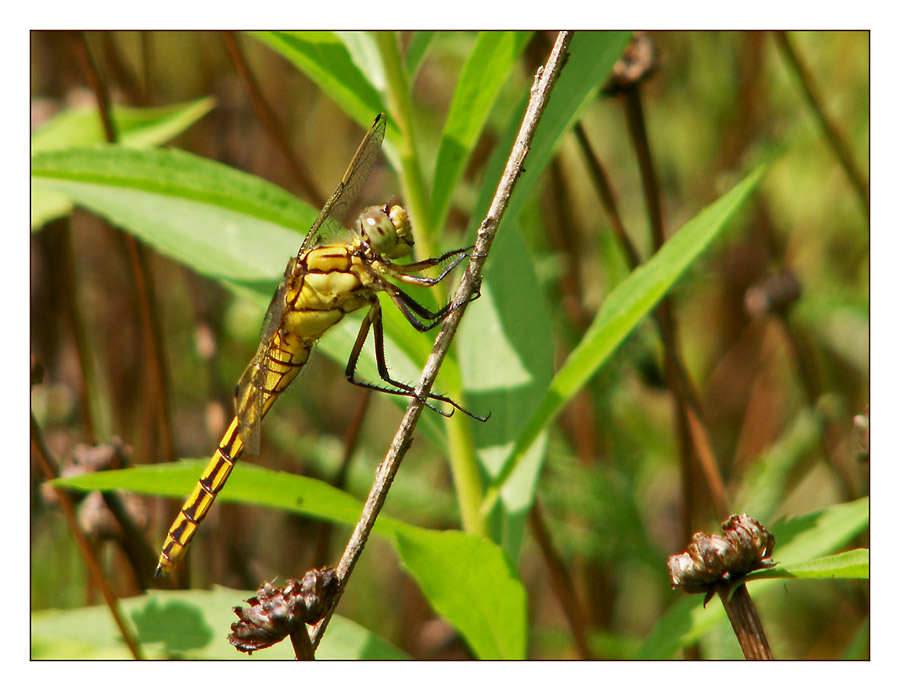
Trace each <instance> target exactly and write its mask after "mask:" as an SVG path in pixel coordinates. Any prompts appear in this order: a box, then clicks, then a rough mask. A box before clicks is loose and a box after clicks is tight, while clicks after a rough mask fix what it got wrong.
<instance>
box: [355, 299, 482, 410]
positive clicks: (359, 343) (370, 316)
mask: <svg viewBox="0 0 900 691" xmlns="http://www.w3.org/2000/svg"><path fill="white" fill-rule="evenodd" d="M423 309H424V308H423ZM370 328H373V330H374V331H375V362H376V364H377V366H378V375H379V376H380V377H381V378H382V379H383V380H384V381H385V382H387V383H388V384H390V385H391V386H392V387H394V388H388V387H386V386H380V385H378V384H372V383H371V382H366V381H362V380H361V379H357V378H356V366H357V364H358V362H359V355H360V353H361V352H362V348H363V345H364V344H365V342H366V338H367V337H368V335H369V329H370ZM345 375H346V377H347V381H349V382H350V383H351V384H355V385H356V386H363V387H365V388H367V389H374V390H375V391H381V392H383V393H390V394H395V395H398V396H409V397H410V398H414V397H417V395H416V390H415V388H414V387H412V386H410V385H409V384H404V383H403V382H401V381H397V380H396V379H393V378H392V377H391V375H390V372H389V371H388V367H387V362H386V361H385V358H384V325H383V324H382V321H381V304H380V303H379V302H378V299H377V298H373V302H372V307H371V308H370V309H369V311H368V313H366V316H365V317H364V318H363V322H362V326H360V329H359V334H358V335H357V336H356V342H355V343H354V344H353V350H352V351H351V352H350V359H349V360H348V362H347V369H346V371H345ZM420 400H421V399H420ZM432 400H433V401H441V402H442V403H446V404H448V405H450V406H453V408H454V409H456V410H459V411H460V412H462V413H465V414H466V415H468V416H470V417H473V418H475V419H476V420H481V421H484V420H486V419H487V418H482V417H480V416H478V415H475V414H474V413H472V412H470V411H468V410H466V409H465V408H463V407H462V406H460V405H459V404H458V403H456V402H455V401H453V400H452V399H450V398H449V397H447V396H444V395H443V394H438V393H434V392H432V393H429V394H428V395H427V396H426V397H425V400H422V403H424V404H425V405H426V406H428V407H429V408H431V409H432V410H433V411H435V412H436V413H440V414H441V415H443V416H444V417H450V416H451V415H453V411H452V410H451V411H450V412H449V413H447V412H444V411H443V410H441V409H440V408H438V407H437V406H435V405H433V404H431V403H429V401H432Z"/></svg>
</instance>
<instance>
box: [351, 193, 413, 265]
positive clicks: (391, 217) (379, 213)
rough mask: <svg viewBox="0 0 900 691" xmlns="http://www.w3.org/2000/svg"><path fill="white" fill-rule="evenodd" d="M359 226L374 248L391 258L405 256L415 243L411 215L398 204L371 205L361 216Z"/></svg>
mask: <svg viewBox="0 0 900 691" xmlns="http://www.w3.org/2000/svg"><path fill="white" fill-rule="evenodd" d="M359 227H360V232H361V233H362V236H363V237H364V238H365V239H366V240H367V241H368V243H369V245H371V247H372V249H373V250H375V251H376V252H377V253H378V254H381V255H383V256H385V257H388V258H390V259H399V258H400V257H405V256H406V255H408V254H409V253H410V252H411V251H412V246H413V244H415V243H414V241H413V237H412V227H411V226H410V224H409V215H408V214H407V213H406V209H404V208H403V207H402V206H400V205H398V204H393V205H390V204H385V205H384V206H370V207H369V208H367V209H366V210H365V211H363V213H362V215H361V216H360V217H359Z"/></svg>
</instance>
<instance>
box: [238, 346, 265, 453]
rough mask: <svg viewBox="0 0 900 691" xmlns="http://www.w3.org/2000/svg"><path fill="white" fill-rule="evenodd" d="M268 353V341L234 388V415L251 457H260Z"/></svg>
mask: <svg viewBox="0 0 900 691" xmlns="http://www.w3.org/2000/svg"><path fill="white" fill-rule="evenodd" d="M268 351H269V342H268V341H266V342H265V343H260V344H259V348H257V350H256V355H255V356H254V357H253V360H252V361H251V362H250V364H249V365H247V369H245V370H244V374H243V375H241V380H240V381H239V382H238V385H237V386H236V387H235V388H234V414H235V417H237V419H238V430H239V432H240V435H241V440H242V441H243V443H244V450H245V452H246V453H247V454H249V455H250V456H259V440H260V432H259V429H260V423H261V422H262V412H263V404H264V394H263V385H264V383H265V381H266V375H267V373H268V365H267V363H268V361H269V358H268Z"/></svg>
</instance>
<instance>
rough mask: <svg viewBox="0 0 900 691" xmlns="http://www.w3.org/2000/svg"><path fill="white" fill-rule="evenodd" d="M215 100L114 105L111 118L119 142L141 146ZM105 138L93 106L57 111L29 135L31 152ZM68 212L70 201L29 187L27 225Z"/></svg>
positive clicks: (172, 131)
mask: <svg viewBox="0 0 900 691" xmlns="http://www.w3.org/2000/svg"><path fill="white" fill-rule="evenodd" d="M214 105H215V101H214V100H213V99H212V98H202V99H199V100H196V101H191V102H189V103H183V104H178V105H173V106H163V107H159V108H130V107H128V106H118V105H114V106H113V107H112V118H113V122H114V123H115V126H116V133H117V134H118V136H119V141H120V142H121V143H122V144H124V145H126V146H130V147H134V148H141V147H147V146H155V145H157V144H162V143H164V142H166V141H168V140H170V139H172V138H173V137H175V136H177V135H179V134H181V133H182V132H184V131H185V130H186V129H187V128H188V127H190V126H191V125H192V124H194V123H195V122H196V121H197V120H199V119H200V118H201V117H203V116H204V115H206V114H207V113H208V112H209V111H210V110H212V108H213V106H214ZM105 141H106V136H105V134H104V132H103V125H102V123H101V122H100V117H99V115H98V114H97V109H96V108H79V109H77V110H66V111H62V112H60V113H58V114H57V115H55V116H54V117H53V118H51V119H50V120H49V121H47V122H46V123H45V124H44V125H43V126H42V127H40V128H39V129H37V130H35V132H34V133H33V134H32V135H31V153H32V154H36V153H40V152H42V151H53V150H56V149H64V148H68V147H79V146H86V145H89V144H99V143H102V142H105ZM71 211H72V203H71V201H70V200H69V199H68V198H67V197H66V196H65V195H62V194H59V193H58V192H52V191H50V190H46V189H41V188H40V187H38V188H33V189H32V194H31V228H32V230H35V229H37V228H40V227H41V226H43V225H44V224H45V223H46V222H47V221H50V220H52V219H54V218H59V217H60V216H65V215H67V214H69V213H71Z"/></svg>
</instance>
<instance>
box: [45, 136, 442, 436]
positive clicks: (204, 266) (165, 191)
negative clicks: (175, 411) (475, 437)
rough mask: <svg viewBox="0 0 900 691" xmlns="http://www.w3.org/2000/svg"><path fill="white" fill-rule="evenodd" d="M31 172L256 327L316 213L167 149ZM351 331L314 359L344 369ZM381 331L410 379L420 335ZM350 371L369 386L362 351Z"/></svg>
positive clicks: (73, 152) (109, 149) (97, 152)
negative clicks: (205, 282) (241, 306)
mask: <svg viewBox="0 0 900 691" xmlns="http://www.w3.org/2000/svg"><path fill="white" fill-rule="evenodd" d="M31 174H32V184H33V185H34V186H40V187H41V188H44V189H48V190H52V191H56V192H61V193H63V194H65V195H66V196H67V197H69V198H71V199H72V200H74V202H75V203H77V204H79V205H80V206H83V207H85V208H87V209H89V210H91V211H93V212H94V213H96V214H98V215H100V216H103V217H104V218H106V219H108V220H109V221H110V222H111V223H113V224H114V225H116V226H118V227H120V228H122V229H124V230H127V231H128V232H130V233H132V234H133V235H135V236H136V237H137V238H138V239H140V240H142V241H143V242H146V243H147V244H148V245H150V246H151V247H153V248H154V249H155V250H156V251H158V252H160V253H161V254H164V255H166V256H168V257H169V258H171V259H173V260H175V261H177V262H179V263H181V264H184V265H185V266H188V267H189V268H191V269H193V270H194V271H196V272H197V273H199V274H201V275H203V276H206V277H208V278H211V279H213V280H216V281H219V282H220V283H222V284H223V285H224V286H225V287H227V288H229V289H230V290H233V291H235V292H237V293H239V294H241V295H243V296H245V297H247V298H250V299H251V300H253V301H254V302H255V303H256V304H257V305H258V306H259V310H260V323H262V314H263V312H264V310H265V308H266V306H267V305H268V304H269V300H270V299H271V296H272V293H273V292H274V290H275V286H276V285H277V283H278V281H279V280H280V279H281V277H282V276H283V274H284V267H285V264H286V263H287V261H288V259H289V258H290V257H291V256H293V255H294V254H296V252H297V249H298V248H299V247H300V244H301V243H302V241H303V233H305V231H306V229H308V228H309V227H310V226H311V225H312V223H313V221H314V220H315V218H316V215H317V214H318V210H316V209H313V208H312V207H310V206H308V205H307V204H305V203H304V202H302V201H300V200H299V199H297V198H296V197H294V196H293V195H291V194H289V193H288V192H286V191H284V190H283V189H281V188H280V187H277V186H276V185H273V184H271V183H269V182H266V181H265V180H262V179H261V178H258V177H256V176H253V175H248V174H246V173H243V172H241V171H238V170H235V169H233V168H229V167H228V166H225V165H222V164H220V163H216V162H215V161H210V160H208V159H205V158H201V157H199V156H194V155H192V154H189V153H186V152H184V151H179V150H176V149H149V150H136V149H128V148H125V147H120V146H102V147H95V148H91V149H68V150H65V151H57V152H47V153H42V154H37V155H35V156H33V157H32V173H31ZM386 309H387V310H388V311H389V312H391V311H394V308H393V307H392V306H391V307H390V308H386ZM359 324H360V322H359V319H358V318H349V319H345V320H344V321H342V322H341V323H340V324H339V325H338V326H336V327H335V328H334V329H332V330H331V331H329V333H328V335H327V336H326V337H325V338H323V339H322V341H321V342H320V349H321V350H322V352H324V353H325V354H326V355H328V356H329V357H331V358H333V359H334V360H335V361H336V362H339V363H341V364H343V363H344V362H346V360H347V356H348V354H349V353H350V351H351V349H352V347H353V343H354V341H355V340H356V334H357V332H358V330H359ZM386 327H387V330H388V334H389V335H390V336H391V338H390V339H389V341H390V342H389V343H388V344H387V349H388V353H389V357H390V365H391V367H392V369H394V370H395V371H396V373H397V374H398V375H400V376H405V377H407V379H411V378H413V376H414V374H415V373H416V372H418V371H419V370H420V368H419V367H417V366H416V365H415V364H414V363H413V360H411V359H410V357H409V356H410V353H418V352H420V351H421V350H422V346H421V345H415V344H417V343H421V342H422V341H427V338H428V337H427V336H425V335H421V334H418V333H414V334H413V333H409V332H412V331H413V329H411V328H410V327H409V325H408V324H403V323H401V322H400V321H399V320H396V319H388V320H386ZM395 333H396V334H399V336H400V340H399V341H397V340H396V339H394V334H395ZM416 339H418V341H417V340H416ZM252 354H253V353H252V352H248V354H247V359H248V361H249V359H250V357H251V356H252ZM420 361H421V358H416V359H415V362H420ZM360 367H361V369H360V373H361V375H362V376H363V377H366V378H367V379H368V380H369V381H374V380H375V379H377V370H376V367H375V357H374V353H373V351H372V350H371V349H364V350H363V354H362V358H361V360H360ZM410 373H412V374H410ZM239 375H240V372H238V373H236V375H235V379H237V376H239ZM407 375H409V376H407ZM392 398H398V399H399V400H398V401H397V402H398V403H399V404H404V403H405V401H404V400H402V399H401V398H400V397H392ZM429 418H430V416H428V417H426V418H425V419H424V420H423V424H424V429H425V430H426V431H427V433H428V434H429V435H430V436H431V437H432V438H433V439H435V440H437V441H440V440H441V439H442V428H441V427H440V426H439V425H438V424H437V422H436V421H434V420H431V419H429Z"/></svg>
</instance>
